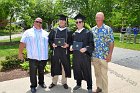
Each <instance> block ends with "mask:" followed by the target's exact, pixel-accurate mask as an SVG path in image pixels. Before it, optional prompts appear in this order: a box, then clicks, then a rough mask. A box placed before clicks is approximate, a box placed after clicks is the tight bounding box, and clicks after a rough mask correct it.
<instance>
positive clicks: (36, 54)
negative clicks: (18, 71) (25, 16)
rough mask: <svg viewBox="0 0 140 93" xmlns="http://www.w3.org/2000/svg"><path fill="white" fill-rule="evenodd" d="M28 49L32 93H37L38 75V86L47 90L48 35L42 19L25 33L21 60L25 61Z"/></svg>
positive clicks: (20, 49)
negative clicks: (45, 73) (24, 56)
mask: <svg viewBox="0 0 140 93" xmlns="http://www.w3.org/2000/svg"><path fill="white" fill-rule="evenodd" d="M25 47H26V50H27V57H28V58H29V71H30V82H31V86H30V87H31V92H32V93H35V92H36V87H37V73H38V80H39V81H38V84H39V85H40V86H41V87H42V88H46V85H45V83H44V68H45V65H46V62H47V59H48V33H47V32H46V31H44V30H43V29H42V19H41V18H36V19H35V21H34V26H33V27H32V28H31V29H28V30H26V31H25V32H24V34H23V36H22V38H21V40H20V45H19V55H18V57H19V59H21V60H23V54H22V53H23V49H24V48H25ZM37 71H38V72H37Z"/></svg>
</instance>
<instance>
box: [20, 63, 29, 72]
mask: <svg viewBox="0 0 140 93" xmlns="http://www.w3.org/2000/svg"><path fill="white" fill-rule="evenodd" d="M20 66H21V68H22V69H23V70H29V62H23V63H21V64H20Z"/></svg>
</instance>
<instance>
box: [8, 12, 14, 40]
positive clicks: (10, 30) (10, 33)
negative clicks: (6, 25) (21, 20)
mask: <svg viewBox="0 0 140 93" xmlns="http://www.w3.org/2000/svg"><path fill="white" fill-rule="evenodd" d="M13 16H14V13H13V14H11V17H10V29H9V36H10V43H12V37H11V35H12V25H11V23H12V18H13Z"/></svg>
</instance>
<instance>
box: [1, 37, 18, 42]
mask: <svg viewBox="0 0 140 93" xmlns="http://www.w3.org/2000/svg"><path fill="white" fill-rule="evenodd" d="M20 39H21V37H18V38H14V39H12V42H15V41H20ZM0 42H10V39H6V40H0Z"/></svg>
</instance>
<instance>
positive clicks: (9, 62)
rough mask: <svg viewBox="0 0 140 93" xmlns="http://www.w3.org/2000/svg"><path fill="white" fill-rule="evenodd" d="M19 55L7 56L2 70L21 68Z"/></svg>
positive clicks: (2, 63)
mask: <svg viewBox="0 0 140 93" xmlns="http://www.w3.org/2000/svg"><path fill="white" fill-rule="evenodd" d="M17 57H18V56H17V55H12V56H6V59H5V60H4V61H1V65H2V70H10V69H16V68H19V67H20V63H21V62H20V60H19V59H18V58H17Z"/></svg>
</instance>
